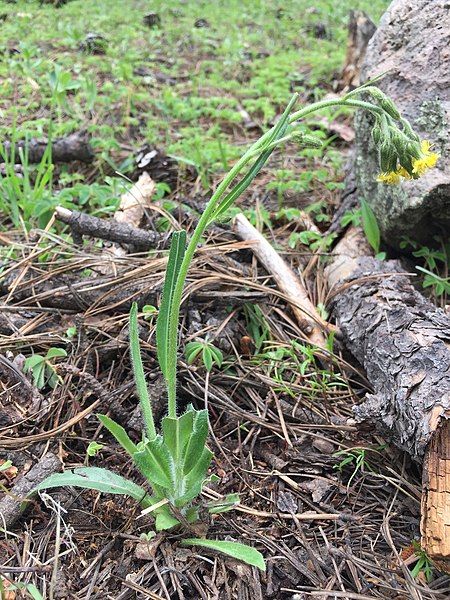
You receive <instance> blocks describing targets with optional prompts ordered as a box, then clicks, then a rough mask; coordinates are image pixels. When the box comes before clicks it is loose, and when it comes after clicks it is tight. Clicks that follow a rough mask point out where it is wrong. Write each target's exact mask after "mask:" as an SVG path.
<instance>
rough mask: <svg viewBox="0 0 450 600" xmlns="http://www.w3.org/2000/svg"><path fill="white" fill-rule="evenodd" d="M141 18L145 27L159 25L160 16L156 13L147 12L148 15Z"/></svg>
mask: <svg viewBox="0 0 450 600" xmlns="http://www.w3.org/2000/svg"><path fill="white" fill-rule="evenodd" d="M142 20H143V22H144V25H147V27H151V28H155V27H161V17H160V16H159V14H158V13H154V12H152V13H148V15H144V17H143V19H142Z"/></svg>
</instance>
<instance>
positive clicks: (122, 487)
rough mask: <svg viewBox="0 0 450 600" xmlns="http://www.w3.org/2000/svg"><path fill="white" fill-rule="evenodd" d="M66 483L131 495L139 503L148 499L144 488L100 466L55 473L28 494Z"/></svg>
mask: <svg viewBox="0 0 450 600" xmlns="http://www.w3.org/2000/svg"><path fill="white" fill-rule="evenodd" d="M66 485H71V486H73V487H80V488H86V489H90V490H97V491H99V492H105V493H106V494H121V495H124V496H131V497H132V498H134V499H135V500H137V501H138V502H140V503H141V504H147V503H146V502H145V499H147V500H149V497H148V494H147V491H146V490H144V488H142V487H140V486H139V485H136V484H135V483H133V482H132V481H129V480H128V479H125V478H124V477H121V476H120V475H117V474H116V473H113V472H112V471H109V470H108V469H102V468H100V467H81V468H79V469H74V470H73V471H65V472H64V473H55V474H54V475H50V477H47V479H44V481H42V482H41V483H40V484H39V485H37V486H36V487H35V488H33V490H32V491H31V492H30V494H32V493H35V492H38V491H40V490H47V489H49V488H55V487H64V486H66Z"/></svg>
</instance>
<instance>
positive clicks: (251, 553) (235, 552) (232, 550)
mask: <svg viewBox="0 0 450 600" xmlns="http://www.w3.org/2000/svg"><path fill="white" fill-rule="evenodd" d="M181 544H182V545H183V546H200V547H201V548H210V549H211V550H216V551H217V552H221V553H222V554H227V555H228V556H232V557H233V558H236V559H237V560H241V561H242V562H245V563H247V564H248V565H252V566H254V567H258V569H261V571H265V570H266V564H265V562H264V557H263V555H262V554H261V552H259V550H256V548H252V547H251V546H247V545H245V544H240V543H239V542H227V541H222V540H201V539H196V538H189V539H184V540H182V541H181Z"/></svg>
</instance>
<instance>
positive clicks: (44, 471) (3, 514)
mask: <svg viewBox="0 0 450 600" xmlns="http://www.w3.org/2000/svg"><path fill="white" fill-rule="evenodd" d="M61 467H62V464H61V461H60V459H59V458H58V457H57V456H56V455H55V454H52V453H51V452H48V453H47V454H46V455H45V456H44V457H43V458H42V459H41V460H40V461H39V462H38V463H36V464H35V465H34V467H32V468H31V469H30V470H29V471H28V473H26V474H25V475H22V477H20V478H19V479H18V481H17V483H15V485H14V486H13V487H12V489H11V490H10V491H9V492H8V493H7V494H5V495H4V497H3V498H2V499H1V500H0V529H3V530H8V529H9V527H11V526H12V525H14V523H15V522H16V521H17V519H18V518H19V517H20V515H21V514H22V513H23V512H24V510H25V509H26V508H27V506H28V504H29V502H27V498H26V497H27V494H28V493H29V492H31V490H32V489H33V488H35V487H36V486H37V485H38V484H39V483H41V482H42V481H44V479H46V478H47V477H49V475H52V474H53V473H55V472H56V471H60V470H61Z"/></svg>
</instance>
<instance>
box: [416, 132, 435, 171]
mask: <svg viewBox="0 0 450 600" xmlns="http://www.w3.org/2000/svg"><path fill="white" fill-rule="evenodd" d="M430 149H431V144H430V142H429V141H428V140H422V142H421V144H420V150H421V152H422V156H421V157H420V158H416V159H414V160H413V173H414V174H415V175H417V176H418V177H420V176H421V175H423V174H424V173H425V171H427V170H428V169H432V168H433V167H434V166H436V163H437V161H438V158H439V154H436V152H430Z"/></svg>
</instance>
